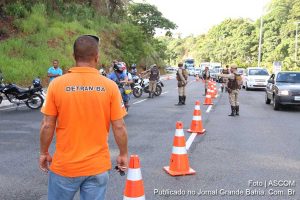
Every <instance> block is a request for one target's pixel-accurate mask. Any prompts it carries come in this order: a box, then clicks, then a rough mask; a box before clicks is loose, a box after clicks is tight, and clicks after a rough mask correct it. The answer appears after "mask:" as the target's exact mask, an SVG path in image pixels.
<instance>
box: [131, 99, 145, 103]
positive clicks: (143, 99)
mask: <svg viewBox="0 0 300 200" xmlns="http://www.w3.org/2000/svg"><path fill="white" fill-rule="evenodd" d="M146 100H147V99H143V100H140V101H137V102H134V103H132V104H138V103H142V102H143V101H146Z"/></svg>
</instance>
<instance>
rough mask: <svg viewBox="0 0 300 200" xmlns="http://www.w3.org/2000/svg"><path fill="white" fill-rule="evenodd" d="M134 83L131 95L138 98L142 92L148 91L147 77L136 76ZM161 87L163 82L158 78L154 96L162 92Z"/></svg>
mask: <svg viewBox="0 0 300 200" xmlns="http://www.w3.org/2000/svg"><path fill="white" fill-rule="evenodd" d="M134 81H135V85H134V87H133V91H132V93H133V96H135V97H136V98H139V97H141V96H142V94H143V92H145V93H149V92H150V91H149V79H143V78H136V79H134ZM162 87H164V84H163V83H162V82H161V81H160V80H159V81H157V84H156V91H155V93H154V95H155V96H159V95H161V93H162Z"/></svg>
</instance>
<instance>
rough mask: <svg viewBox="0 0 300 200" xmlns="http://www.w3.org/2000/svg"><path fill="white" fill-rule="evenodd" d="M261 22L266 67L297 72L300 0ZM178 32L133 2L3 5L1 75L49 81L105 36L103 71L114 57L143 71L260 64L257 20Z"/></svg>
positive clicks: (26, 0) (274, 5) (49, 0)
mask: <svg viewBox="0 0 300 200" xmlns="http://www.w3.org/2000/svg"><path fill="white" fill-rule="evenodd" d="M263 22H264V23H263V38H262V66H266V67H268V68H271V67H272V63H273V62H274V61H282V62H283V68H284V69H285V70H299V66H300V57H299V55H300V49H298V50H297V51H298V54H297V56H296V57H297V58H296V60H295V35H296V24H295V23H296V22H300V1H299V0H272V1H271V2H270V4H269V6H268V7H267V8H266V10H265V14H264V16H263ZM157 28H159V29H164V30H166V36H163V37H159V38H156V37H154V35H155V31H156V29H157ZM175 28H176V25H175V24H174V23H173V22H171V21H169V20H168V19H166V18H164V17H163V15H162V13H161V12H159V11H158V10H157V8H156V7H155V6H152V5H149V4H147V3H132V2H131V3H130V2H129V0H114V1H110V0H85V1H84V0H72V1H71V0H42V1H38V0H3V1H1V2H0V52H1V53H0V70H1V71H2V72H3V74H4V77H5V80H6V81H7V82H17V83H21V84H25V83H26V84H28V83H29V82H30V81H31V80H32V79H33V78H34V77H41V78H42V79H43V80H47V78H46V75H47V69H48V68H49V66H50V65H51V63H52V60H53V59H58V60H59V61H60V66H61V67H62V68H63V70H64V71H67V70H68V68H70V67H71V66H72V65H73V64H74V63H73V58H72V44H73V42H74V40H75V38H76V37H77V36H78V35H81V34H96V35H98V36H100V38H101V47H100V48H101V63H99V66H101V65H104V66H108V65H110V63H111V61H112V60H113V59H119V60H122V61H124V62H126V63H127V64H128V65H131V64H133V63H137V64H138V66H139V67H143V66H149V65H151V64H153V63H157V64H158V65H160V66H166V65H175V64H176V63H178V62H179V61H182V60H183V59H184V58H187V57H193V58H194V59H195V60H196V63H197V64H199V63H200V62H221V63H222V64H223V65H224V64H230V63H237V64H238V65H239V66H240V67H248V66H257V59H258V41H259V31H260V19H258V20H256V21H251V20H250V19H243V18H240V19H226V20H224V21H223V22H221V23H220V24H219V25H216V26H214V27H212V28H211V29H210V30H209V31H208V32H207V33H206V34H203V35H198V36H193V35H191V36H189V37H185V38H182V37H180V35H172V33H171V30H173V29H175ZM298 28H299V30H300V24H298ZM299 41H300V37H299ZM299 47H300V45H299Z"/></svg>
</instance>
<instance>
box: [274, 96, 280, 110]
mask: <svg viewBox="0 0 300 200" xmlns="http://www.w3.org/2000/svg"><path fill="white" fill-rule="evenodd" d="M273 108H274V110H280V108H281V105H280V102H279V100H278V99H277V98H276V95H274V96H273Z"/></svg>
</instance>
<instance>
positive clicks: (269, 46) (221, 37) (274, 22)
mask: <svg viewBox="0 0 300 200" xmlns="http://www.w3.org/2000/svg"><path fill="white" fill-rule="evenodd" d="M258 12H259V11H258ZM296 22H300V1H299V0H272V1H270V4H269V5H268V7H267V8H266V10H265V13H264V16H263V39H262V66H266V67H269V68H271V67H272V64H273V62H274V61H282V62H283V68H284V69H285V70H300V68H299V66H300V49H298V54H297V59H296V60H295V35H296V24H295V23H296ZM298 30H300V24H298ZM259 31H260V19H258V20H257V21H251V20H250V19H242V18H241V19H226V20H224V21H223V22H222V23H220V24H218V25H216V26H214V27H212V28H211V29H210V30H209V31H208V33H207V34H203V35H199V36H189V37H186V38H180V37H177V38H171V37H162V38H160V39H161V41H163V42H164V43H165V44H166V45H168V52H167V55H168V58H169V59H168V60H167V62H168V63H169V64H171V65H174V64H175V63H176V62H178V61H180V60H183V59H184V58H186V57H188V56H190V57H193V58H194V59H195V60H196V62H197V63H198V64H199V63H200V62H210V61H211V62H221V63H222V64H230V63H237V64H238V65H239V66H241V67H250V66H252V67H253V66H257V60H258V43H259ZM299 33H300V32H299ZM299 35H300V34H299ZM298 41H300V37H299V39H298ZM298 47H300V45H299V46H298Z"/></svg>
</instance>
